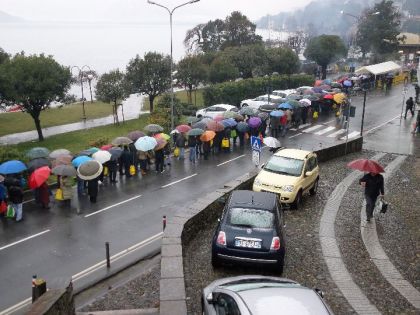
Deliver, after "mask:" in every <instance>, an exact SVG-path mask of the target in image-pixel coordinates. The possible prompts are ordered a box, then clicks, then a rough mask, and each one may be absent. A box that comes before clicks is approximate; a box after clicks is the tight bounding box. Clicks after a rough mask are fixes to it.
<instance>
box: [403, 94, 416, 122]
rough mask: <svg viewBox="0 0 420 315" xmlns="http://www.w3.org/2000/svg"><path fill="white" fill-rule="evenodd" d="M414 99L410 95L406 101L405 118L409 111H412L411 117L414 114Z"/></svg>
mask: <svg viewBox="0 0 420 315" xmlns="http://www.w3.org/2000/svg"><path fill="white" fill-rule="evenodd" d="M413 107H414V101H413V98H412V97H410V98H409V99H408V100H407V102H405V115H404V119H407V112H408V111H410V112H411V117H413V116H414V109H413Z"/></svg>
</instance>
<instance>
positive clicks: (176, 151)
mask: <svg viewBox="0 0 420 315" xmlns="http://www.w3.org/2000/svg"><path fill="white" fill-rule="evenodd" d="M178 156H179V148H178V147H176V148H175V150H174V157H178Z"/></svg>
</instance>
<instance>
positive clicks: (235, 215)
mask: <svg viewBox="0 0 420 315" xmlns="http://www.w3.org/2000/svg"><path fill="white" fill-rule="evenodd" d="M273 222H274V214H273V213H272V212H270V211H267V210H259V209H249V208H231V209H230V210H229V213H228V218H227V223H228V224H229V225H233V226H246V227H250V228H260V229H269V228H272V227H273Z"/></svg>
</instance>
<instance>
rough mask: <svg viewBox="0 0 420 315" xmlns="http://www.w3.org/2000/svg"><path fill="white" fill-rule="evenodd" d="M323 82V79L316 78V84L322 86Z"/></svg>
mask: <svg viewBox="0 0 420 315" xmlns="http://www.w3.org/2000/svg"><path fill="white" fill-rule="evenodd" d="M323 82H324V81H322V80H316V81H315V85H314V86H320V85H321V84H322V83H323Z"/></svg>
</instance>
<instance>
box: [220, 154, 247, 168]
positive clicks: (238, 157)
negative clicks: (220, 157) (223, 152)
mask: <svg viewBox="0 0 420 315" xmlns="http://www.w3.org/2000/svg"><path fill="white" fill-rule="evenodd" d="M244 156H245V154H242V155H240V156H237V157H236V158H234V159H230V160H228V161H226V162H223V163H220V164H217V166H221V165H224V164H227V163H229V162H232V161H235V160H237V159H240V158H242V157H244Z"/></svg>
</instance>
